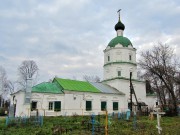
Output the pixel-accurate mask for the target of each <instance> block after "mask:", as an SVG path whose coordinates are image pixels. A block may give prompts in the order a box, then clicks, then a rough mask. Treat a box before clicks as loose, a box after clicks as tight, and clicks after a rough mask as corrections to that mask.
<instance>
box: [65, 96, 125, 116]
mask: <svg viewBox="0 0 180 135" xmlns="http://www.w3.org/2000/svg"><path fill="white" fill-rule="evenodd" d="M124 100H125V97H124V95H115V94H100V93H68V94H65V109H64V110H65V113H66V114H67V115H75V114H77V115H91V114H103V113H105V112H104V111H101V101H105V102H106V103H107V110H108V113H112V112H118V111H123V110H124V111H126V110H127V108H125V107H126V105H125V104H124ZM86 101H91V102H92V110H91V111H86ZM115 101H116V102H118V105H119V109H118V111H113V102H115Z"/></svg>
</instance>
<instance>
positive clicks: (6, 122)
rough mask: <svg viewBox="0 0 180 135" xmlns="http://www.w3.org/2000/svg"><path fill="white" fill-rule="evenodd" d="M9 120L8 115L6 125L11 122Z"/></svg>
mask: <svg viewBox="0 0 180 135" xmlns="http://www.w3.org/2000/svg"><path fill="white" fill-rule="evenodd" d="M8 120H9V119H8V117H6V126H7V125H8V122H9V121H8Z"/></svg>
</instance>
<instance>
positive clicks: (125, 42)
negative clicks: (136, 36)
mask: <svg viewBox="0 0 180 135" xmlns="http://www.w3.org/2000/svg"><path fill="white" fill-rule="evenodd" d="M117 44H121V45H123V47H128V45H131V46H132V43H131V41H130V40H129V39H128V38H126V37H123V36H117V37H115V38H113V39H112V40H111V41H110V42H109V44H108V46H109V47H115V46H116V45H117Z"/></svg>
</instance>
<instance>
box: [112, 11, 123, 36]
mask: <svg viewBox="0 0 180 135" xmlns="http://www.w3.org/2000/svg"><path fill="white" fill-rule="evenodd" d="M120 11H121V10H118V12H119V21H118V23H117V24H116V25H115V27H114V29H115V30H116V31H117V36H123V31H124V29H125V25H124V24H123V23H122V22H121V19H120Z"/></svg>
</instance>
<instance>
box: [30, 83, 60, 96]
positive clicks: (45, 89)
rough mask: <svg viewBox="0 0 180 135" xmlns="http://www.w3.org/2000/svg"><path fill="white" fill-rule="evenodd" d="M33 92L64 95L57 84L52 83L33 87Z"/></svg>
mask: <svg viewBox="0 0 180 135" xmlns="http://www.w3.org/2000/svg"><path fill="white" fill-rule="evenodd" d="M32 92H38V93H57V94H62V93H63V92H62V91H61V89H60V88H59V87H58V86H57V85H56V84H55V83H51V82H43V83H40V84H38V85H36V86H34V87H32Z"/></svg>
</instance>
